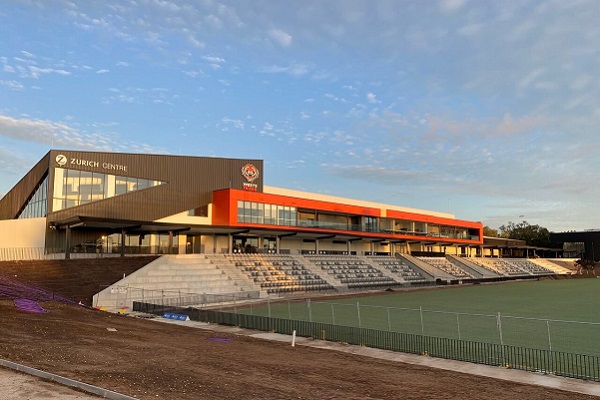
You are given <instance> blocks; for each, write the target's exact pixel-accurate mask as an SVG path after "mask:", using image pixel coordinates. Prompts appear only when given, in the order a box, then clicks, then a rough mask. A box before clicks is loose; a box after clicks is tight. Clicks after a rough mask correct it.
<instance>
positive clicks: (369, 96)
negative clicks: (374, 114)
mask: <svg viewBox="0 0 600 400" xmlns="http://www.w3.org/2000/svg"><path fill="white" fill-rule="evenodd" d="M367 101H368V102H369V103H371V104H376V103H381V102H380V101H379V100H377V96H376V95H375V93H367Z"/></svg>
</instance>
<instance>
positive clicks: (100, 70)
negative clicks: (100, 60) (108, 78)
mask: <svg viewBox="0 0 600 400" xmlns="http://www.w3.org/2000/svg"><path fill="white" fill-rule="evenodd" d="M108 72H110V70H108V69H99V70H98V71H96V73H97V74H106V73H108Z"/></svg>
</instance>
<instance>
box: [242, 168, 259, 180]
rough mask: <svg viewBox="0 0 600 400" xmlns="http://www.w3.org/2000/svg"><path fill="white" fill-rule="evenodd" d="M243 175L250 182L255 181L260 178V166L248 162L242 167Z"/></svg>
mask: <svg viewBox="0 0 600 400" xmlns="http://www.w3.org/2000/svg"><path fill="white" fill-rule="evenodd" d="M242 176H243V177H244V178H246V180H247V181H248V182H253V181H255V180H256V179H258V168H256V167H255V166H254V165H252V164H246V165H244V166H243V167H242Z"/></svg>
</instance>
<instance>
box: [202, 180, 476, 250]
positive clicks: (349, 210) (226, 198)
mask: <svg viewBox="0 0 600 400" xmlns="http://www.w3.org/2000/svg"><path fill="white" fill-rule="evenodd" d="M238 200H243V201H252V202H257V203H264V204H275V205H282V206H290V207H296V208H306V209H313V210H319V211H326V212H335V213H341V214H349V215H360V216H370V217H381V215H382V214H383V210H381V209H379V208H370V207H361V206H355V205H350V204H341V203H330V202H325V201H320V200H312V199H306V198H298V197H291V196H282V195H275V194H268V193H260V192H251V191H244V190H236V189H223V190H217V191H215V192H213V224H215V225H227V226H239V225H243V226H246V227H250V226H256V227H257V228H266V229H269V228H273V229H278V230H291V231H314V230H315V229H314V228H302V227H297V226H294V227H284V226H279V225H278V226H269V225H264V224H249V223H243V224H241V223H238V221H237V202H238ZM385 215H386V218H393V219H402V220H409V221H416V222H426V223H431V224H439V225H446V226H455V227H460V228H467V229H473V230H477V231H478V237H479V240H461V239H452V242H455V243H474V242H475V243H482V242H483V225H482V223H481V222H473V221H464V220H457V219H452V218H444V217H437V216H433V215H426V214H417V213H410V212H404V211H398V210H389V209H387V210H386V213H385ZM319 232H323V233H326V232H327V230H323V229H319ZM332 233H342V232H340V231H332ZM348 234H352V235H357V234H359V235H360V236H365V237H370V236H372V237H377V238H389V239H394V238H395V239H398V238H400V237H401V238H403V239H408V240H413V239H414V240H423V241H429V240H431V241H436V240H437V241H439V240H440V239H439V238H434V237H424V236H412V235H398V234H385V233H368V232H360V233H358V232H355V231H352V232H350V231H349V232H348Z"/></svg>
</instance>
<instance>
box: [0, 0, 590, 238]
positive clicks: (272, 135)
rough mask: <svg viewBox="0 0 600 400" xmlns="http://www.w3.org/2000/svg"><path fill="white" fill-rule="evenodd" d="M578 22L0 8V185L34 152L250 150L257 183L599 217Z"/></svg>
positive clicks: (388, 199) (459, 1)
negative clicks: (258, 167)
mask: <svg viewBox="0 0 600 400" xmlns="http://www.w3.org/2000/svg"><path fill="white" fill-rule="evenodd" d="M598 21H600V3H599V2H598V1H596V0H590V1H585V0H577V1H576V0H569V1H564V0H558V1H554V0H548V1H527V0H519V1H492V0H489V1H488V0H486V1H474V0H470V1H468V0H442V1H433V0H431V1H400V0H392V1H387V0H377V1H371V0H339V1H335V0H328V1H322V0H303V1H273V0H252V1H250V0H247V1H243V0H237V1H219V0H181V1H175V0H173V1H167V0H135V1H134V0H119V1H117V0H103V1H53V0H29V1H27V0H23V1H12V0H5V1H4V2H3V4H2V7H1V8H0V195H3V194H4V193H6V192H7V191H8V190H10V188H11V187H12V186H14V184H16V183H17V182H18V180H19V179H21V177H22V176H23V175H24V174H25V173H26V172H27V171H28V170H29V169H30V168H31V167H32V166H33V165H34V164H35V163H36V162H37V161H38V160H39V159H40V158H41V157H42V156H43V155H44V154H45V153H46V152H47V151H48V150H50V149H51V148H58V149H85V150H96V151H116V152H133V153H140V152H143V153H162V154H181V155H191V156H218V157H239V158H261V159H264V160H265V171H262V172H263V174H264V178H265V183H266V184H267V185H271V186H278V187H283V188H289V189H296V190H306V191H311V192H317V193H323V194H329V195H336V196H343V197H350V198H356V199H360V200H368V201H376V202H382V203H388V204H396V205H400V206H407V207H414V208H421V209H428V210H434V211H442V212H451V213H454V214H455V215H456V217H457V218H460V219H468V220H476V221H482V222H483V223H484V224H485V225H489V226H490V227H492V228H497V227H498V226H500V225H502V224H506V223H507V222H508V221H513V222H519V221H521V220H522V219H525V220H527V221H528V222H529V223H532V224H539V225H541V226H544V227H547V228H549V229H550V230H555V231H562V230H570V229H578V230H579V229H593V228H600V212H597V210H596V202H597V199H598V198H600V184H597V183H596V178H597V176H598V172H600V165H599V161H598V159H599V156H598V154H599V148H600V135H599V134H598V133H599V127H600V95H599V94H600V46H599V45H598V44H599V43H600V24H599V23H598ZM521 216H524V217H521Z"/></svg>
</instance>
